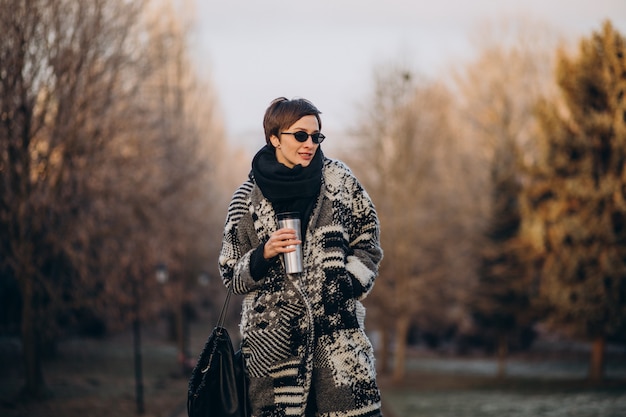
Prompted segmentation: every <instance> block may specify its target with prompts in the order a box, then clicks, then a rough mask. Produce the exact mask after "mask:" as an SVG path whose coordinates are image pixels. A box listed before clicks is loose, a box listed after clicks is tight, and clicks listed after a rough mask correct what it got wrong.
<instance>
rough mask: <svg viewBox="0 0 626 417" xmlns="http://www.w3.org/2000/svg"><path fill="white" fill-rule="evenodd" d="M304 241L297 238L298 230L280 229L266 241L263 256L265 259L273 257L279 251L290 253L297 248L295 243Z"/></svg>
mask: <svg viewBox="0 0 626 417" xmlns="http://www.w3.org/2000/svg"><path fill="white" fill-rule="evenodd" d="M300 243H302V242H301V241H300V240H299V239H297V235H296V231H295V230H293V229H278V230H277V231H275V232H274V233H272V235H271V236H270V238H269V240H268V241H267V242H266V243H265V248H264V249H263V256H264V257H265V259H270V258H273V257H274V256H276V255H278V254H279V253H288V252H293V251H294V250H296V248H295V246H294V245H298V244H300Z"/></svg>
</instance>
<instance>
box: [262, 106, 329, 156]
mask: <svg viewBox="0 0 626 417" xmlns="http://www.w3.org/2000/svg"><path fill="white" fill-rule="evenodd" d="M299 131H301V132H306V133H308V134H309V135H311V134H312V133H317V132H319V131H320V129H319V124H318V123H317V117H315V116H313V115H309V116H304V117H302V118H301V119H299V120H298V121H297V122H295V123H294V124H292V125H291V126H289V127H288V128H287V129H285V130H282V131H281V132H279V137H276V136H272V137H271V138H270V140H271V142H272V145H274V148H276V159H277V160H278V162H280V163H281V164H283V165H285V166H287V167H288V168H293V167H295V166H296V165H298V164H300V165H302V166H303V167H305V168H306V167H307V166H309V164H310V163H311V160H312V159H313V156H314V155H315V152H316V151H317V148H319V146H320V145H319V144H317V143H313V139H312V138H311V136H309V137H308V138H307V140H306V141H304V142H298V141H297V140H296V138H295V137H294V136H293V135H285V134H282V132H289V133H295V132H299Z"/></svg>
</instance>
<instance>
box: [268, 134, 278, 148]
mask: <svg viewBox="0 0 626 417" xmlns="http://www.w3.org/2000/svg"><path fill="white" fill-rule="evenodd" d="M270 142H271V143H272V146H273V147H274V148H280V139H278V136H276V135H272V136H270Z"/></svg>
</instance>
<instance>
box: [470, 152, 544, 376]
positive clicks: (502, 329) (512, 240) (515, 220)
mask: <svg viewBox="0 0 626 417" xmlns="http://www.w3.org/2000/svg"><path fill="white" fill-rule="evenodd" d="M517 155H518V151H516V147H515V145H514V144H512V143H509V144H508V146H502V147H501V149H500V150H499V152H498V155H497V157H496V158H494V160H495V161H496V162H494V164H493V166H492V170H491V171H492V172H491V180H492V183H493V193H492V194H493V195H492V210H491V216H490V221H489V225H488V227H487V231H486V236H485V238H486V239H485V244H484V247H483V250H482V254H481V255H482V256H481V264H480V268H479V278H478V283H477V284H478V285H477V286H476V290H475V292H474V296H473V297H472V303H471V304H472V313H473V317H474V320H475V322H476V324H477V325H478V326H479V328H480V330H481V334H482V337H483V338H484V339H485V341H486V342H491V343H493V346H494V347H495V348H496V350H497V355H498V377H500V378H503V377H504V376H505V374H506V358H507V356H508V351H509V347H510V346H518V347H523V346H525V345H526V344H527V343H528V342H530V341H531V340H532V335H533V331H532V325H533V324H534V319H535V315H534V311H533V310H532V308H531V306H530V302H531V301H530V300H531V285H530V283H529V278H530V275H529V273H528V268H527V263H526V262H525V259H524V251H525V248H524V245H523V242H522V241H520V239H519V238H518V233H519V229H520V222H521V217H520V210H519V203H518V199H519V192H520V184H519V179H518V177H519V170H518V169H517V168H516V166H517V163H516V161H515V160H516V156H517Z"/></svg>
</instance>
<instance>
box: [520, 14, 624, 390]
mask: <svg viewBox="0 0 626 417" xmlns="http://www.w3.org/2000/svg"><path fill="white" fill-rule="evenodd" d="M556 78H557V83H558V86H559V89H560V92H561V97H560V100H554V101H548V100H544V101H543V102H541V103H540V105H539V106H538V111H537V114H538V119H539V127H540V135H539V137H540V139H541V140H542V142H541V145H543V146H544V148H543V149H544V150H545V154H544V156H545V158H543V160H541V161H539V162H538V163H537V164H536V166H535V167H533V169H532V172H531V176H530V178H529V179H530V181H529V184H528V186H527V188H526V190H525V196H526V198H525V200H524V201H525V206H524V210H523V214H522V215H523V218H524V229H525V231H526V232H527V236H529V238H530V240H531V242H533V243H534V246H535V248H536V249H537V252H536V255H537V258H536V259H537V261H538V263H539V265H540V270H539V273H540V286H539V291H540V293H539V295H540V300H541V301H543V302H545V304H546V305H547V306H548V307H549V308H550V315H549V319H548V323H549V324H551V325H553V326H555V327H557V328H559V329H561V330H563V329H564V330H567V331H568V332H569V333H570V334H571V335H573V336H576V337H579V338H584V339H586V340H591V341H593V345H592V351H591V362H590V367H589V377H590V379H591V380H594V381H599V380H600V379H602V377H603V368H604V350H605V349H604V347H605V343H606V340H607V338H610V337H617V336H619V335H620V334H621V335H623V334H624V333H625V332H624V330H625V328H626V326H625V324H626V97H625V92H626V40H625V39H624V37H623V36H621V35H620V34H619V33H618V32H617V31H616V30H615V29H614V28H613V26H612V25H611V23H610V22H606V23H605V24H604V26H603V28H602V30H601V31H599V32H595V33H593V35H592V36H591V37H590V38H588V39H583V40H582V41H581V43H580V47H579V50H578V53H577V55H576V56H571V55H568V54H566V53H565V52H563V51H561V52H560V53H559V63H558V66H557V72H556ZM621 337H623V336H621Z"/></svg>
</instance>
